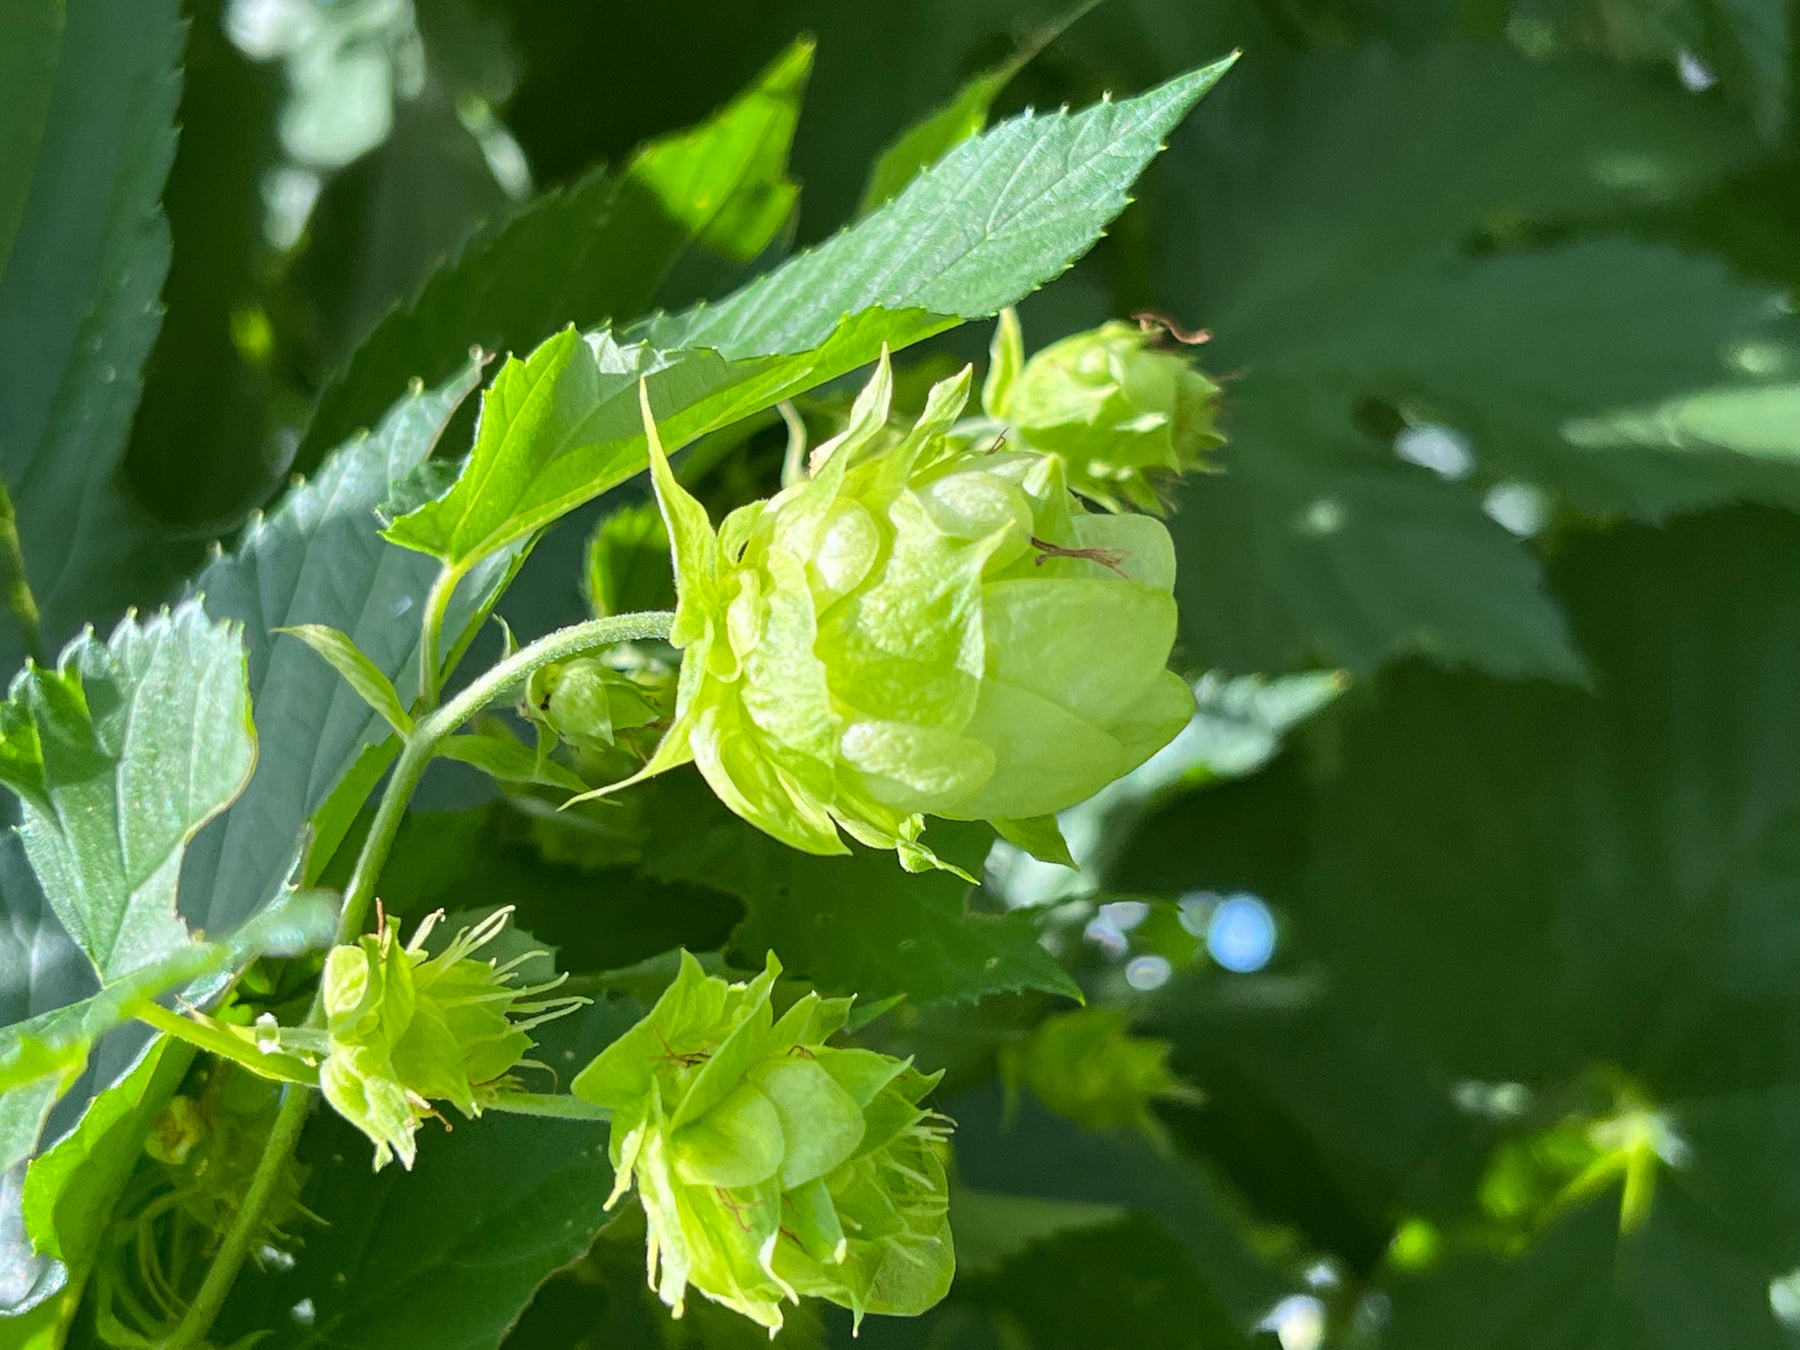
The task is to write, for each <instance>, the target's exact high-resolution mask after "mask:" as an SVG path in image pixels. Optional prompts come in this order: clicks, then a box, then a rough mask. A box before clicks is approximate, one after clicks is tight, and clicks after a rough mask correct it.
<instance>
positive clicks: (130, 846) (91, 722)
mask: <svg viewBox="0 0 1800 1350" xmlns="http://www.w3.org/2000/svg"><path fill="white" fill-rule="evenodd" d="M255 759H256V736H255V731H254V729H253V727H252V725H251V721H250V693H249V689H248V688H247V687H246V684H245V677H244V649H243V642H242V639H241V636H240V632H239V630H238V629H237V628H236V626H234V625H230V624H213V623H209V622H208V621H207V618H206V615H205V613H204V612H203V611H202V610H201V609H200V607H199V606H198V605H195V604H184V605H182V606H181V607H180V608H178V609H176V610H174V611H173V612H167V611H165V612H164V613H162V614H158V615H156V616H154V617H152V618H149V619H147V620H142V621H139V620H136V619H127V620H125V621H124V622H122V623H121V624H120V625H119V627H118V628H117V629H116V630H115V631H114V632H113V635H112V637H111V638H110V639H109V640H108V641H107V642H105V643H104V644H102V643H101V642H100V641H98V640H97V639H96V638H94V637H93V636H92V635H91V634H89V635H84V636H83V637H81V638H78V639H77V640H76V641H75V642H73V643H71V644H70V645H69V647H68V649H67V650H66V651H64V653H63V655H62V659H61V660H60V661H59V662H58V663H57V666H56V668H55V669H54V670H45V669H42V668H40V667H37V666H35V665H34V666H31V667H29V668H28V669H27V670H25V671H24V672H23V673H21V674H20V675H19V677H18V678H17V679H16V680H14V681H13V684H12V688H11V689H10V691H9V692H8V696H7V701H6V703H5V704H4V705H0V783H4V784H5V785H6V786H8V787H10V788H12V789H13V791H15V792H16V793H18V794H19V797H20V798H21V800H22V801H23V803H24V812H25V819H24V824H23V826H22V827H21V833H22V835H23V837H24V841H25V851H26V854H27V855H28V856H29V857H30V859H31V864H32V867H33V869H34V870H35V871H36V872H37V875H38V878H39V880H40V881H41V882H42V883H43V887H44V893H45V895H46V896H47V897H48V898H49V901H50V904H51V906H52V908H53V909H54V910H55V911H56V915H57V917H58V918H59V919H61V920H62V922H63V926H64V927H65V928H66V929H67V930H68V931H69V933H70V935H71V936H72V937H73V938H74V939H75V941H76V943H77V944H78V945H79V946H80V947H81V949H82V951H83V952H84V953H86V955H87V957H88V959H89V960H90V961H91V962H93V965H94V969H95V970H96V971H97V972H98V973H99V975H100V978H101V980H102V981H105V982H110V981H112V980H114V979H116V978H118V977H119V976H121V975H124V974H127V973H129V972H130V971H132V970H135V969H137V968H138V967H140V966H144V965H148V964H149V963H151V962H153V961H155V960H157V959H159V958H161V957H164V956H167V955H169V954H170V953H171V952H175V951H179V950H181V949H182V948H183V947H186V946H187V945H188V943H189V941H190V939H189V935H188V931H187V927H186V925H185V924H183V923H182V921H181V919H180V917H179V915H177V913H176V910H175V892H176V885H177V882H178V880H179V877H180V873H181V861H182V854H183V851H184V850H185V849H186V847H187V844H188V841H189V840H191V839H192V838H193V837H194V834H195V833H196V832H197V831H198V830H199V829H200V827H201V826H202V825H204V824H205V823H206V822H207V821H208V820H211V819H212V818H213V817H214V816H216V815H217V814H218V813H219V812H220V811H222V810H223V809H224V808H225V807H226V806H227V805H229V804H230V802H231V801H232V800H233V799H234V798H236V796H237V795H238V793H239V792H241V791H242V790H243V788H244V785H245V784H246V783H247V782H248V781H249V778H250V771H251V767H252V766H253V764H254V763H255Z"/></svg>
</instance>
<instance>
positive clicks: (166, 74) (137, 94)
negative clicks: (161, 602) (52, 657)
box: [0, 0, 181, 669]
mask: <svg viewBox="0 0 1800 1350" xmlns="http://www.w3.org/2000/svg"><path fill="white" fill-rule="evenodd" d="M9 8H11V9H13V10H16V9H17V7H9ZM39 8H40V7H39V6H38V5H36V4H32V5H30V6H28V7H27V9H28V10H32V11H35V10H38V9H39ZM57 9H58V10H59V11H61V10H62V6H58V7H57ZM40 17H41V16H40ZM7 22H8V31H7V34H6V36H5V38H4V39H0V41H3V42H4V43H6V44H8V45H9V50H8V59H9V60H11V59H15V58H14V51H13V49H11V48H10V44H11V43H12V42H13V41H14V40H24V41H25V42H26V45H25V46H24V47H22V48H19V49H17V50H18V56H17V58H16V59H18V60H19V61H20V62H21V63H22V65H23V66H24V67H25V69H24V70H22V71H21V72H20V74H21V77H22V83H21V85H20V86H19V92H20V94H22V96H23V97H24V99H25V106H24V108H23V112H24V116H25V120H24V122H22V123H21V124H19V125H20V127H21V128H22V129H23V131H24V134H25V136H26V138H27V139H30V138H31V133H30V131H29V125H30V123H31V121H32V120H33V115H32V112H31V104H32V101H33V100H34V99H39V98H41V90H40V91H37V92H34V87H35V84H36V82H37V80H38V79H39V78H40V77H41V73H42V62H43V61H44V60H46V59H48V56H47V53H46V52H45V50H44V49H43V47H42V43H41V41H40V42H39V43H37V44H36V46H37V50H36V52H35V54H34V53H33V51H32V50H31V47H32V45H33V44H32V43H31V42H30V41H29V40H28V39H27V38H26V35H25V34H23V33H20V32H19V31H18V29H19V28H21V27H27V28H28V27H30V26H31V24H32V20H31V18H30V15H29V13H22V14H21V15H20V17H19V18H18V19H13V18H11V17H9V19H8V21H7ZM38 32H39V38H40V39H41V37H42V29H41V27H40V28H39V30H38ZM180 48H181V23H180V17H179V14H178V5H177V4H176V0H91V3H83V4H78V5H72V6H69V7H68V9H67V13H66V23H65V27H64V29H63V33H62V38H61V42H60V45H59V46H58V47H56V48H55V49H54V51H55V57H54V59H55V61H56V66H55V74H54V77H53V84H52V88H51V91H50V96H49V105H48V108H47V109H46V110H45V111H44V112H43V113H42V114H41V117H42V136H41V140H39V141H38V144H37V154H36V163H35V168H33V167H31V165H30V162H29V160H20V161H18V165H19V167H20V168H22V169H24V170H25V171H27V172H29V174H30V178H29V182H30V191H29V195H28V196H27V198H26V200H25V201H24V203H23V207H22V210H21V209H20V208H18V207H12V208H8V214H9V215H10V217H11V219H10V222H9V223H10V224H11V225H16V227H17V233H16V236H14V237H13V238H12V243H11V250H10V254H9V256H7V257H6V263H5V272H4V274H3V275H0V369H4V370H5V371H6V372H7V376H6V389H7V393H6V398H5V399H4V400H0V478H4V479H5V481H6V483H7V485H8V486H9V487H10V489H11V490H12V495H13V500H14V502H15V503H16V504H17V506H18V511H19V536H20V543H21V545H22V547H23V551H24V555H25V565H26V570H27V572H28V575H29V579H30V583H31V586H32V589H33V590H34V592H35V593H36V595H37V598H38V602H39V604H40V606H41V607H42V617H43V624H44V639H45V641H46V642H48V643H50V644H52V645H53V646H54V645H59V644H61V643H62V642H63V641H65V640H66V639H67V638H68V637H69V636H71V635H72V634H73V633H74V631H75V630H76V629H77V628H78V627H79V626H80V625H81V623H82V622H83V621H84V620H89V619H92V620H96V621H100V622H107V621H110V620H111V619H112V618H113V617H114V615H116V614H117V613H118V612H119V610H120V609H122V608H123V607H124V605H125V604H126V603H128V602H130V601H132V600H146V601H147V600H154V599H155V598H157V597H158V595H159V594H160V593H161V592H162V591H163V589H164V588H165V587H166V585H167V581H168V577H169V572H168V570H167V559H166V558H165V557H164V556H162V552H161V545H160V544H159V543H158V541H157V539H156V536H155V533H154V531H153V530H152V529H151V528H150V527H149V525H148V523H147V521H145V520H144V519H143V518H142V517H141V516H140V515H139V513H138V512H137V511H136V510H135V509H134V508H133V507H132V506H131V504H130V503H129V502H128V501H127V500H126V498H125V496H124V494H123V493H122V491H121V490H120V487H119V484H118V478H117V473H118V465H119V461H120V457H121V455H122V453H123V450H124V444H125V436H126V432H127V430H128V428H129V426H130V422H131V416H132V412H133V410H134V409H135V408H136V406H137V400H138V393H139V383H138V371H139V368H140V367H141V366H142V364H143V361H144V357H145V355H146V354H147V353H148V351H149V349H150V344H151V341H152V340H153V339H154V338H155V336H156V330H157V325H158V323H159V322H160V318H161V314H160V310H159V309H158V307H157V293H158V291H159V290H160V289H161V287H162V281H163V275H164V273H165V271H166V270H167V268H168V265H169V232H168V225H167V222H166V221H165V220H164V219H163V215H162V211H161V209H160V207H159V206H158V197H159V196H160V194H161V192H162V185H163V179H164V177H165V176H166V174H167V173H168V169H169V160H170V157H171V156H172V155H173V153H174V148H175V126H174V115H175V105H176V100H177V94H178V91H179V88H180V80H179V78H178V75H177V72H176V57H177V55H178V53H179V51H180ZM6 96H7V97H8V98H9V99H10V98H12V97H13V96H14V86H13V85H12V84H11V82H10V80H9V81H8V83H7V86H6ZM13 153H22V151H15V152H13ZM13 167H14V163H13V162H9V163H8V164H7V167H6V171H5V172H4V173H3V174H0V178H4V181H5V182H6V183H7V185H8V187H7V190H10V191H16V190H17V189H16V187H15V184H16V183H17V182H18V181H21V180H15V179H14V178H13V176H12V169H13ZM20 654H21V646H20V644H19V640H18V638H17V636H16V634H14V633H12V632H10V631H8V632H6V633H5V634H4V635H0V669H5V668H10V667H12V666H14V665H16V664H17V663H18V660H19V656H20Z"/></svg>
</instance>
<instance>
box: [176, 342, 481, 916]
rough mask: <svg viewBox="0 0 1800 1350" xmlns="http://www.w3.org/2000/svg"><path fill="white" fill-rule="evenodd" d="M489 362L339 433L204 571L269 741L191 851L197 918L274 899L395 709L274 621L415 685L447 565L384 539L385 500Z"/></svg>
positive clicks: (188, 883)
mask: <svg viewBox="0 0 1800 1350" xmlns="http://www.w3.org/2000/svg"><path fill="white" fill-rule="evenodd" d="M478 377H479V371H478V368H477V367H476V366H475V365H474V363H472V362H469V363H465V365H464V367H463V369H462V370H461V371H460V372H459V373H458V374H457V375H455V376H454V377H452V378H451V379H450V380H449V381H447V382H446V383H445V384H444V385H443V386H442V387H440V388H437V389H433V390H415V391H414V392H413V393H410V394H408V395H407V396H406V397H405V398H403V399H401V401H400V402H399V403H397V404H396V405H395V406H394V407H393V409H392V410H391V411H390V412H389V413H388V415H387V416H386V417H385V418H384V419H383V420H382V422H381V423H380V425H379V426H378V427H377V428H376V429H375V431H374V432H373V433H371V434H369V435H367V436H362V437H357V438H353V439H352V440H351V441H350V442H348V443H347V444H345V445H344V446H343V447H341V448H340V449H339V450H338V452H337V453H336V454H335V455H334V456H332V457H331V458H330V459H329V460H327V461H326V463H325V464H324V465H323V466H322V467H321V468H320V470H319V472H318V473H317V474H316V475H315V476H314V477H313V478H312V479H311V480H310V481H308V482H306V483H304V484H301V485H300V486H298V487H296V488H294V489H293V490H292V491H291V492H289V494H288V495H287V497H286V498H284V499H283V501H282V502H281V504H280V505H279V506H277V507H276V508H275V509H274V510H273V511H271V512H270V513H269V515H268V516H267V517H266V518H264V519H260V520H258V521H255V522H254V523H252V525H251V526H250V528H249V530H248V531H247V532H246V533H245V535H244V538H243V539H242V541H240V543H239V544H238V546H237V548H236V549H235V550H233V551H232V552H231V553H230V554H227V555H225V556H223V557H221V558H219V559H218V560H217V561H215V562H214V563H213V564H212V565H211V566H210V567H208V568H207V569H206V570H205V571H204V572H202V573H201V574H200V576H199V577H198V578H197V579H196V580H195V582H194V588H195V590H196V591H198V592H199V593H200V594H201V595H202V596H203V597H204V601H205V604H206V608H207V612H208V613H209V614H211V615H213V616H214V617H215V618H218V619H231V620H234V621H236V622H238V623H240V624H242V625H243V627H244V635H245V646H246V650H247V653H248V657H249V670H250V690H251V695H252V697H253V700H254V703H255V710H256V720H257V728H258V734H259V736H260V738H261V741H262V756H261V761H260V763H259V764H258V766H257V770H256V774H255V776H254V777H253V778H252V779H251V780H250V786H249V787H248V788H247V789H246V790H245V792H244V795H243V798H242V799H241V800H240V801H239V802H238V803H237V804H236V805H235V806H234V807H232V808H231V809H230V810H229V811H227V812H226V813H225V816H224V818H223V819H222V820H220V821H219V822H217V823H216V824H215V825H213V826H212V827H211V828H210V829H208V830H206V831H204V832H203V833H202V834H201V835H200V837H199V838H197V839H196V840H195V841H194V845H193V847H192V848H191V849H189V851H188V862H187V866H186V868H185V869H184V871H183V874H182V909H183V912H184V913H186V914H187V915H188V916H189V917H190V918H191V919H193V920H194V921H195V922H198V923H202V924H204V925H205V926H206V927H207V928H209V929H214V930H218V929H222V928H227V927H229V926H231V925H232V924H234V923H237V922H239V921H240V920H242V919H243V918H244V917H245V916H246V915H248V914H250V913H251V912H253V911H254V910H255V909H256V907H257V906H259V905H261V904H262V903H263V902H264V901H265V900H267V898H268V897H269V895H270V894H271V893H272V892H273V891H274V889H275V888H276V887H278V886H279V885H280V884H281V883H282V881H283V880H284V878H285V877H286V875H287V873H288V871H289V869H290V868H291V867H292V865H293V862H294V858H295V855H296V853H297V852H298V850H299V848H300V845H301V838H302V834H303V832H304V831H305V829H306V825H307V822H308V821H309V820H311V819H312V817H313V816H314V814H315V813H317V812H318V810H319V809H320V807H321V806H322V805H323V804H324V803H325V801H326V799H327V798H328V797H329V796H330V795H331V793H332V791H333V789H335V788H336V787H337V785H338V783H339V782H340V781H341V780H342V779H343V778H344V776H345V774H346V773H348V772H349V770H350V767H351V765H352V764H354V763H355V762H356V759H357V756H358V755H359V754H360V753H361V752H362V751H363V749H364V748H365V747H366V746H368V745H370V744H372V743H374V742H377V741H381V740H383V739H385V738H386V736H387V725H386V723H384V722H383V721H382V720H381V718H380V717H379V716H378V715H377V714H376V713H374V712H373V711H371V709H370V708H369V706H368V705H367V704H366V703H364V702H363V701H362V699H361V698H359V697H358V696H357V694H356V693H355V691H354V690H352V689H350V688H349V687H348V686H347V685H346V684H345V683H344V681H343V680H342V678H341V677H340V676H338V674H337V673H336V672H335V671H333V670H332V668H331V667H330V666H329V665H327V664H326V663H325V662H324V661H322V660H320V659H319V657H317V656H316V655H314V654H313V653H312V652H311V651H309V650H307V648H306V646H305V644H304V643H302V642H300V641H299V640H298V639H295V638H291V637H280V636H277V635H276V634H275V632H274V630H275V629H277V628H285V627H291V626H294V625H296V624H307V623H316V624H324V625H328V626H330V627H333V628H336V629H338V630H340V631H342V632H344V633H346V634H348V635H349V637H350V638H351V639H352V640H353V641H354V642H355V643H356V645H357V646H358V647H359V648H360V649H361V650H362V651H363V652H364V653H365V654H366V655H367V656H368V657H369V658H370V659H371V660H372V661H373V662H374V663H375V665H376V666H377V667H378V668H379V669H380V671H381V672H382V673H383V674H384V675H386V676H387V677H388V678H389V679H390V680H392V681H393V682H394V683H395V684H397V685H399V686H400V687H401V688H409V687H410V681H411V680H414V679H416V668H417V662H416V655H417V648H418V642H419V623H418V615H419V614H420V612H421V610H422V607H423V605H424V603H425V596H426V593H427V592H428V591H429V590H430V588H431V583H432V581H433V579H434V578H435V576H436V568H434V567H433V566H432V565H431V564H430V562H429V561H427V560H426V559H424V558H420V557H418V556H417V555H415V554H410V553H407V552H405V551H404V550H402V549H396V548H390V547H389V546H388V545H386V544H385V543H383V542H382V540H381V536H380V533H379V530H380V524H379V522H378V521H377V519H376V516H375V511H376V508H378V507H379V506H381V504H382V503H383V502H385V501H386V500H387V499H388V498H389V497H390V496H391V495H392V494H393V492H394V491H395V489H396V488H397V487H398V486H399V485H400V484H402V483H403V482H404V481H405V480H406V479H407V478H408V477H409V476H410V475H411V474H412V473H413V472H414V471H415V470H416V469H417V468H418V467H419V465H420V464H421V463H422V462H424V461H425V459H426V458H427V457H428V456H429V455H430V454H431V451H432V447H433V446H434V445H436V443H437V440H438V437H439V436H440V435H441V434H442V433H443V430H444V427H445V425H446V424H447V423H448V422H449V420H450V417H451V415H452V414H453V413H454V412H455V411H456V408H457V405H458V404H460V403H461V402H462V400H463V399H464V398H465V397H466V396H467V395H468V392H469V390H470V389H472V388H473V387H474V385H475V382H476V380H477V378H478ZM478 580H479V579H478ZM491 580H492V579H491V578H490V579H489V581H490V583H491ZM472 589H474V585H473V583H472V584H471V586H470V587H467V588H465V593H466V592H467V591H468V590H472ZM465 613H466V609H465Z"/></svg>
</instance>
